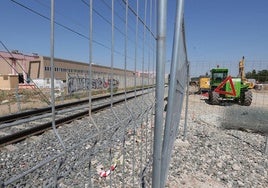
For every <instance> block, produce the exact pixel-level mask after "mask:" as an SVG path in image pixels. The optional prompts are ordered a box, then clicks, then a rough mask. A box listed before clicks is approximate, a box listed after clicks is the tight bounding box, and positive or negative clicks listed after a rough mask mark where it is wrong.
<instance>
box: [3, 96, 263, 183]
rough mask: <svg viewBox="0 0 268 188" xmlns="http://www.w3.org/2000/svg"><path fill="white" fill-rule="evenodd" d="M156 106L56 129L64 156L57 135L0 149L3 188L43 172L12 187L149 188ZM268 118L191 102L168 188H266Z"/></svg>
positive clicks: (135, 105) (124, 109) (140, 105)
mask: <svg viewBox="0 0 268 188" xmlns="http://www.w3.org/2000/svg"><path fill="white" fill-rule="evenodd" d="M152 103H153V99H152V95H150V97H149V98H147V97H146V98H144V99H138V100H133V102H129V103H128V104H127V106H126V105H124V104H123V105H120V106H119V107H116V108H114V110H106V111H103V112H101V113H99V114H97V115H94V116H93V119H89V118H84V119H81V120H76V121H74V122H73V123H70V124H68V125H67V126H64V127H61V128H59V129H58V131H59V135H60V136H61V138H62V142H63V143H64V147H65V148H66V150H65V149H64V148H63V146H62V145H61V144H60V142H59V140H58V139H57V137H56V136H55V133H54V132H53V131H48V132H47V133H45V134H43V135H40V136H35V137H31V138H29V139H26V140H25V141H23V142H20V143H17V144H15V145H12V146H7V147H5V148H1V149H0V150H1V152H0V168H1V172H0V176H1V178H0V181H1V180H2V181H3V182H6V181H8V180H12V179H10V178H12V177H13V178H14V175H22V174H23V173H24V172H25V171H27V170H29V169H31V168H33V167H34V166H35V165H40V167H38V169H37V170H34V171H33V172H31V173H29V174H28V175H26V176H25V177H24V178H22V179H20V180H16V181H15V184H14V185H12V184H11V185H10V186H9V187H14V186H15V185H16V186H17V187H53V182H55V181H54V180H55V179H53V178H58V186H59V187H89V186H90V181H89V177H91V178H92V183H93V184H94V187H110V186H111V187H121V186H122V184H123V183H124V184H125V186H126V187H139V186H140V185H141V183H146V185H148V182H149V180H148V177H149V179H150V177H151V164H152V163H151V162H152V161H151V159H152V158H151V148H152V131H153V129H152V125H153V118H154V116H153V111H150V108H149V105H147V104H152ZM241 109H242V110H241ZM266 110H267V109H266V108H264V107H263V106H258V105H253V106H252V107H247V108H241V106H238V105H225V106H212V105H209V104H207V103H206V101H205V100H203V99H200V96H197V95H191V96H190V103H189V112H188V132H187V137H186V141H182V132H183V130H182V127H183V125H184V121H185V119H184V113H183V114H182V118H181V124H180V135H179V136H178V138H177V139H176V141H175V147H174V150H173V155H172V162H171V164H170V171H169V176H168V180H167V185H166V187H170V188H171V187H174V188H177V187H186V188H190V187H193V188H195V187H200V188H210V187H211V188H212V187H213V188H214V187H219V188H220V187H250V188H251V187H258V188H261V187H263V188H265V187H268V178H267V177H268V174H267V173H268V157H267V155H263V151H264V141H265V137H264V136H263V135H264V134H265V133H266V132H265V131H266V128H267V125H268V124H267V111H266ZM239 116H241V117H243V121H241V118H240V117H239ZM93 120H94V121H93ZM134 120H135V121H134ZM230 122H233V123H230ZM238 122H241V123H238ZM256 122H257V126H253V125H255V124H254V123H256ZM96 125H97V126H96ZM122 125H125V126H122ZM241 130H243V131H241ZM97 133H101V134H100V136H97ZM123 133H125V134H123ZM122 135H125V137H123V136H122ZM81 141H83V142H81ZM64 151H67V154H65V153H64ZM123 156H124V157H123ZM53 157H54V158H53ZM48 159H50V162H47V163H45V164H44V165H42V162H44V161H45V162H46V160H48ZM123 159H124V160H123ZM115 163H116V164H117V167H116V169H115V170H114V171H113V172H112V173H111V174H110V176H109V177H107V178H101V177H100V176H99V172H100V170H101V169H102V170H106V171H107V170H108V169H109V168H110V166H111V165H113V164H115ZM123 166H125V168H123ZM89 169H90V171H89ZM143 176H145V177H146V178H142V177H143ZM17 177H18V176H17ZM150 185H151V184H150V182H149V186H148V187H150Z"/></svg>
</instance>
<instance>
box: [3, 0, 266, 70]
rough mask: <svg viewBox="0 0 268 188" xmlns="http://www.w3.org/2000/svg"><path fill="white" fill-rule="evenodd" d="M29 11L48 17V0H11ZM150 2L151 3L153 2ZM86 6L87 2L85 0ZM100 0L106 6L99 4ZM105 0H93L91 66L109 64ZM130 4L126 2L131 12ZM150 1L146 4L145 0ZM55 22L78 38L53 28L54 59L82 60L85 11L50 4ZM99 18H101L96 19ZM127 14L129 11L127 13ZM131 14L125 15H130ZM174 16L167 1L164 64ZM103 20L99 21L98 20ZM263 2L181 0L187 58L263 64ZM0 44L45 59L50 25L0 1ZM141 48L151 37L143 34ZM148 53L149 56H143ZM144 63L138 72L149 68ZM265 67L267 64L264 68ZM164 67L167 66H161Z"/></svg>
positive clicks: (69, 2) (69, 1) (64, 2)
mask: <svg viewBox="0 0 268 188" xmlns="http://www.w3.org/2000/svg"><path fill="white" fill-rule="evenodd" d="M16 1H17V2H19V3H21V4H22V5H24V6H27V7H29V8H31V9H32V10H34V11H36V12H38V13H40V14H42V15H44V16H46V17H50V9H49V4H50V0H16ZM153 1H154V0H153ZM85 2H88V0H85ZM103 2H106V4H105V3H103ZM110 2H111V1H110V0H103V1H102V0H95V1H94V8H95V9H96V11H97V13H96V12H94V29H93V38H94V40H96V41H98V42H99V43H100V44H101V45H99V44H96V43H94V44H93V54H94V55H93V61H94V62H95V63H97V64H102V65H107V66H109V65H110V64H111V61H110V60H111V54H110V51H111V49H110V48H111V32H110V30H111V26H110V25H109V24H108V23H107V22H106V21H104V19H106V20H110V21H111V17H110V15H111V14H110V11H111V10H110V8H109V6H110V5H111V3H110ZM135 2H136V1H134V0H130V4H131V6H132V7H133V8H134V9H136V4H135ZM139 2H140V16H141V17H142V18H143V19H144V13H143V12H144V9H143V5H144V1H139ZM148 2H150V1H148ZM122 5H123V4H122V2H121V0H115V8H116V15H115V25H116V27H117V28H116V29H115V51H116V53H115V57H114V58H115V62H114V66H115V67H121V68H122V67H123V66H124V56H123V55H122V54H124V37H123V35H122V33H120V31H121V32H124V24H123V21H122V19H123V18H124V9H123V6H122ZM55 10H56V12H55V17H56V21H57V22H58V23H60V24H62V25H64V26H67V27H68V28H71V29H72V30H73V31H75V32H78V33H79V34H81V35H82V36H81V35H78V34H74V33H73V32H70V31H68V30H66V29H64V28H62V27H59V26H57V25H56V26H55V56H56V57H58V58H63V59H71V60H75V61H81V62H88V59H89V58H88V57H89V55H88V54H89V53H88V52H89V47H88V39H87V37H88V32H89V31H88V18H89V13H88V7H87V6H86V5H85V3H83V2H82V1H80V0H55ZM97 14H100V15H101V16H102V17H100V16H99V15H97ZM129 14H130V13H129ZM130 15H131V14H130ZM148 15H149V9H148V11H147V19H146V23H147V24H148V25H149V24H150V23H151V27H152V29H153V32H155V24H154V22H155V16H154V15H155V13H154V11H153V13H152V15H153V17H152V20H151V22H150V19H149V18H148V17H149V16H148ZM174 15H175V0H169V1H168V22H167V23H168V28H167V34H168V38H167V39H168V41H167V45H168V46H167V60H170V58H171V48H172V40H171V39H172V35H173V32H174V31H173V25H174ZM103 18H104V19H103ZM267 20H268V1H267V0H256V1H252V0H224V1H223V0H185V26H186V44H187V52H188V59H189V60H190V61H191V62H193V63H196V62H198V61H202V62H221V61H223V62H230V63H232V62H238V61H239V60H240V59H241V57H242V56H245V57H246V59H247V60H257V61H259V60H262V61H266V62H267V60H268V34H267V33H268V24H267ZM0 22H1V23H2V25H1V29H0V38H1V41H2V42H3V43H4V44H5V45H6V46H7V47H8V49H9V50H14V49H17V50H19V51H21V52H23V53H32V52H35V53H38V54H40V55H45V56H49V55H50V25H49V24H50V23H49V21H48V20H46V19H44V18H42V17H40V16H38V15H36V14H34V13H32V12H30V11H29V10H27V9H25V8H23V7H21V6H19V5H18V4H16V3H14V2H12V1H11V0H1V2H0ZM142 31H143V26H142V25H141V24H140V25H139V42H138V62H139V63H138V64H139V65H137V66H138V68H139V69H141V68H142V65H141V63H140V62H142V61H143V57H142V56H143V51H142V49H143V45H142V37H143V33H142ZM145 37H146V39H145V40H146V44H147V43H150V42H151V40H152V38H150V36H149V35H148V33H147V34H146V36H145ZM128 38H129V39H128V45H129V47H128V56H129V58H128V62H129V64H128V65H127V67H129V68H130V69H133V68H134V66H133V64H134V52H135V51H134V50H135V48H134V42H135V17H134V16H133V15H132V16H130V18H129V36H128ZM0 50H4V48H3V47H2V46H1V47H0ZM145 54H147V55H144V59H145V61H146V62H147V60H148V61H152V60H153V53H152V51H150V49H149V47H148V46H145ZM148 54H149V55H148ZM151 66H152V65H150V64H149V65H148V64H145V68H144V69H146V70H147V69H152V67H151ZM264 68H266V69H267V64H264ZM167 69H168V68H167Z"/></svg>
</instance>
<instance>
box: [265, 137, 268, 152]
mask: <svg viewBox="0 0 268 188" xmlns="http://www.w3.org/2000/svg"><path fill="white" fill-rule="evenodd" d="M265 138H266V139H265V148H264V154H266V155H267V154H268V135H266V137H265Z"/></svg>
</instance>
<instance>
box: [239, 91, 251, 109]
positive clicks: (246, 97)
mask: <svg viewBox="0 0 268 188" xmlns="http://www.w3.org/2000/svg"><path fill="white" fill-rule="evenodd" d="M240 102H241V105H243V106H250V105H251V102H252V92H251V91H250V90H248V91H243V92H242V93H241V100H240Z"/></svg>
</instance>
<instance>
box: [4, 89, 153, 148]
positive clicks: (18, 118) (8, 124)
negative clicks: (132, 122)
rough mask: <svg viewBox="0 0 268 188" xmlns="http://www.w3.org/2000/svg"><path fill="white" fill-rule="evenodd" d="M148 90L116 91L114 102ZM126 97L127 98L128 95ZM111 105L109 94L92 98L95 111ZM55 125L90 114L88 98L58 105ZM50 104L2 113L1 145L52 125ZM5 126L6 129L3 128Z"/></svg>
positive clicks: (49, 127) (40, 131) (115, 103)
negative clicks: (33, 108)
mask: <svg viewBox="0 0 268 188" xmlns="http://www.w3.org/2000/svg"><path fill="white" fill-rule="evenodd" d="M150 91H151V88H148V89H147V90H142V89H140V90H139V91H138V90H136V95H135V91H128V92H127V95H126V97H125V92H123V93H116V94H114V95H113V101H112V104H113V105H117V104H120V103H122V102H124V101H125V100H130V99H133V98H135V97H139V96H141V95H142V94H147V93H148V92H150ZM125 98H126V99H125ZM110 106H111V100H110V95H105V96H101V97H94V98H92V113H97V112H98V111H101V110H104V109H106V108H109V107H110ZM55 109H56V113H55V117H56V119H55V125H56V127H58V126H61V125H63V124H66V123H69V122H71V121H73V120H75V119H79V118H82V117H85V116H88V114H89V106H88V99H86V100H81V101H77V102H72V103H67V104H62V105H57V106H55ZM51 117H52V114H51V107H46V108H41V109H35V110H30V111H25V112H22V113H18V114H12V115H8V116H3V117H0V147H2V146H5V145H9V144H12V143H16V142H19V141H21V140H24V139H25V138H28V137H30V136H34V135H38V134H41V133H43V132H45V131H47V130H49V129H52V118H51ZM3 130H4V131H3Z"/></svg>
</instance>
